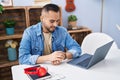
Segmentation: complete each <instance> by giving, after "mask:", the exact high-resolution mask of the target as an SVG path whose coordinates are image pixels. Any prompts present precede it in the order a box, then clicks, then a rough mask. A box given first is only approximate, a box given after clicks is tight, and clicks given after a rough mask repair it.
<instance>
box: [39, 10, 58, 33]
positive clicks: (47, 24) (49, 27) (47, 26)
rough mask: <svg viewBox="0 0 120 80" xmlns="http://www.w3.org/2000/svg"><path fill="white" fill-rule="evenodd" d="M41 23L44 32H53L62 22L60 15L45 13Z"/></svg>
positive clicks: (52, 12)
mask: <svg viewBox="0 0 120 80" xmlns="http://www.w3.org/2000/svg"><path fill="white" fill-rule="evenodd" d="M41 21H42V27H43V32H46V33H48V32H53V31H54V30H55V28H56V26H57V25H58V24H59V22H60V13H59V12H54V11H49V12H44V13H43V14H42V17H41Z"/></svg>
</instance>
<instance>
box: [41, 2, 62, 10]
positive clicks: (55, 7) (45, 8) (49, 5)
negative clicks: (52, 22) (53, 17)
mask: <svg viewBox="0 0 120 80" xmlns="http://www.w3.org/2000/svg"><path fill="white" fill-rule="evenodd" d="M42 10H44V11H46V12H48V11H55V12H59V11H60V8H59V7H58V6H57V5H55V4H46V5H45V6H43V8H42Z"/></svg>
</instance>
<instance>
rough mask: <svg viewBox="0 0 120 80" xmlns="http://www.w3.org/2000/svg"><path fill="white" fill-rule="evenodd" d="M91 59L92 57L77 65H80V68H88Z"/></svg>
mask: <svg viewBox="0 0 120 80" xmlns="http://www.w3.org/2000/svg"><path fill="white" fill-rule="evenodd" d="M90 59H91V57H88V58H87V59H85V60H83V61H81V62H80V63H78V64H77V65H80V66H82V67H87V65H88V64H89V62H90Z"/></svg>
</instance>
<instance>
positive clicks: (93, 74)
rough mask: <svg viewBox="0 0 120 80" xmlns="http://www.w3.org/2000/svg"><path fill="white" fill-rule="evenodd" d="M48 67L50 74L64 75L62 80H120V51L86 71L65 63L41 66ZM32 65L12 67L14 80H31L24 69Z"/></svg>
mask: <svg viewBox="0 0 120 80" xmlns="http://www.w3.org/2000/svg"><path fill="white" fill-rule="evenodd" d="M41 65H44V66H47V67H48V72H52V73H55V74H60V75H64V76H65V78H64V79H61V80H120V50H117V49H114V50H110V51H109V53H108V55H107V56H106V58H105V60H103V61H101V62H99V63H97V64H96V65H94V66H93V67H91V68H90V69H88V70H86V69H83V68H79V67H76V66H72V65H69V64H67V63H66V62H63V64H61V65H57V66H54V65H51V64H41ZM27 67H30V65H16V66H13V67H12V76H13V80H29V78H28V76H27V75H26V74H24V70H23V69H24V68H27Z"/></svg>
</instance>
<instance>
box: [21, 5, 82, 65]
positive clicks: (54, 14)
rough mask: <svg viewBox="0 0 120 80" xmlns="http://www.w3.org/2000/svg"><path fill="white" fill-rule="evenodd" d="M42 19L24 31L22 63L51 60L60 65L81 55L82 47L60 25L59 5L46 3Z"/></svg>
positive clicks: (37, 62) (38, 62)
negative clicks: (65, 60)
mask: <svg viewBox="0 0 120 80" xmlns="http://www.w3.org/2000/svg"><path fill="white" fill-rule="evenodd" d="M40 20H41V22H40V23H38V24H36V25H32V26H31V27H29V28H27V29H26V30H25V31H24V33H23V37H22V40H21V43H20V48H19V63H20V64H40V63H44V62H46V61H49V62H51V63H52V64H53V65H58V64H60V63H61V62H62V61H63V60H64V59H71V58H76V57H79V56H80V54H81V48H80V46H79V45H78V43H77V42H76V41H75V40H73V39H72V38H71V36H70V35H69V33H68V32H67V30H66V29H65V28H64V27H62V26H58V24H59V21H60V9H59V7H58V6H57V5H55V4H47V5H45V6H44V7H43V9H42V12H41V16H40ZM66 49H67V51H66Z"/></svg>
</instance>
